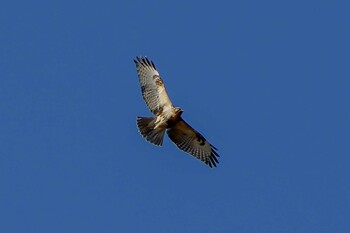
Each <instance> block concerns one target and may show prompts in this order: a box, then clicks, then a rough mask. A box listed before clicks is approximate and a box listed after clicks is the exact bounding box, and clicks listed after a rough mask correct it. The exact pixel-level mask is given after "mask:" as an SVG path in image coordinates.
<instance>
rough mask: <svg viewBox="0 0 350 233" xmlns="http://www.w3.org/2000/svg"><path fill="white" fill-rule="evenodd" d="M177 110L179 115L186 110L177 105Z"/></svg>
mask: <svg viewBox="0 0 350 233" xmlns="http://www.w3.org/2000/svg"><path fill="white" fill-rule="evenodd" d="M175 112H176V114H178V115H179V116H181V114H182V113H183V112H184V110H182V108H179V107H176V108H175Z"/></svg>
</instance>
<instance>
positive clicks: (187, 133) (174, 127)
mask: <svg viewBox="0 0 350 233" xmlns="http://www.w3.org/2000/svg"><path fill="white" fill-rule="evenodd" d="M134 62H135V64H136V69H137V74H138V76H139V81H140V85H141V92H142V96H143V99H144V100H145V102H146V105H147V106H148V108H149V110H150V111H151V112H152V113H153V114H154V115H155V116H153V117H137V126H138V129H139V131H140V133H141V135H142V136H143V137H144V138H145V139H146V140H147V141H149V142H150V143H153V144H154V145H157V146H162V144H163V138H164V133H165V131H167V134H168V136H169V138H170V139H171V140H172V141H173V142H174V143H175V145H176V146H177V147H178V148H179V149H180V150H183V151H185V152H187V153H189V154H191V155H193V156H195V157H197V158H198V159H200V160H201V161H203V162H204V163H205V164H207V165H209V166H210V167H212V166H215V167H216V164H217V163H219V162H218V160H217V158H216V157H219V155H218V153H217V152H216V150H217V149H216V148H215V147H214V146H213V145H211V144H210V143H209V142H208V141H207V140H206V139H205V138H204V137H203V136H202V135H201V134H200V133H199V132H197V131H196V130H195V129H193V128H192V127H191V126H190V125H189V124H187V123H186V121H184V120H183V119H182V117H181V114H182V113H183V110H182V109H181V108H179V107H174V106H173V104H172V102H171V100H170V99H169V96H168V94H167V91H166V89H165V85H164V82H163V80H162V78H161V77H160V75H159V73H158V71H157V69H156V67H155V65H154V64H153V62H152V61H150V60H149V59H148V58H147V57H142V56H141V57H136V60H134Z"/></svg>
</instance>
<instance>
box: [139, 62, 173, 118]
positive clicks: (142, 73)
mask: <svg viewBox="0 0 350 233" xmlns="http://www.w3.org/2000/svg"><path fill="white" fill-rule="evenodd" d="M134 62H135V63H136V68H137V73H138V76H139V81H140V85H141V92H142V96H143V99H144V100H145V102H146V104H147V106H148V108H149V110H150V111H151V112H152V113H153V114H155V115H158V114H160V113H161V112H162V110H163V108H164V107H165V106H173V104H172V103H171V100H170V99H169V96H168V94H167V92H166V89H165V86H164V83H163V80H162V79H161V77H160V75H159V73H158V71H157V69H156V67H155V65H154V64H153V62H152V61H149V60H148V59H147V58H146V57H136V60H134Z"/></svg>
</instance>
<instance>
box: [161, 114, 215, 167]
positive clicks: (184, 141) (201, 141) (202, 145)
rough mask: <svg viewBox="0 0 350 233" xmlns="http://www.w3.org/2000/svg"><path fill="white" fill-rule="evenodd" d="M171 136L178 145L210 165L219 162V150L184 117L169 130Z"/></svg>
mask: <svg viewBox="0 0 350 233" xmlns="http://www.w3.org/2000/svg"><path fill="white" fill-rule="evenodd" d="M167 133H168V136H169V138H170V139H171V140H172V141H173V142H174V143H175V144H176V146H177V147H178V148H179V149H181V150H183V151H185V152H187V153H189V154H191V155H193V156H195V157H197V158H198V159H200V160H202V161H203V162H205V163H206V164H208V165H209V166H210V167H212V165H214V166H215V167H216V163H219V161H218V160H217V158H216V157H220V156H219V155H218V153H217V152H216V151H215V150H217V149H216V148H215V147H214V146H213V145H211V144H210V143H209V142H208V141H207V140H206V139H205V138H204V137H203V136H202V135H201V134H200V133H198V132H197V131H196V130H195V129H193V128H192V127H191V126H190V125H189V124H187V123H186V122H185V121H184V120H183V119H182V118H180V120H179V121H178V122H177V123H176V124H175V125H174V126H173V127H172V128H170V129H169V130H168V131H167Z"/></svg>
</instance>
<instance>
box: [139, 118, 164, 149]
mask: <svg viewBox="0 0 350 233" xmlns="http://www.w3.org/2000/svg"><path fill="white" fill-rule="evenodd" d="M156 119H157V118H156V117H137V127H138V128H139V131H140V133H141V135H142V136H143V137H144V138H145V139H146V140H147V141H149V142H151V143H153V144H154V145H157V146H161V145H162V144H163V138H164V133H165V129H162V128H155V122H156Z"/></svg>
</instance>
